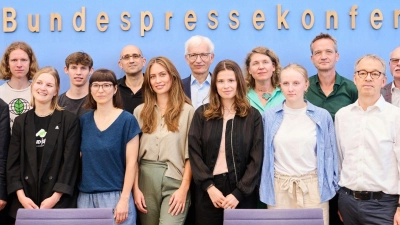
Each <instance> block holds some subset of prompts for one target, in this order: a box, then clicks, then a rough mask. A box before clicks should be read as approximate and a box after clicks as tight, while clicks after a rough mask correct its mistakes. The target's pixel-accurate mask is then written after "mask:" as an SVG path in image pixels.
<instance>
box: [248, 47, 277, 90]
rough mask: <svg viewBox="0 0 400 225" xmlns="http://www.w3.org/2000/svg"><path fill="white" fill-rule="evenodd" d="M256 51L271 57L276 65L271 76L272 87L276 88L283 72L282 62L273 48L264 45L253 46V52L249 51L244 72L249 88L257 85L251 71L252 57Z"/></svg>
mask: <svg viewBox="0 0 400 225" xmlns="http://www.w3.org/2000/svg"><path fill="white" fill-rule="evenodd" d="M256 53H259V54H263V55H266V56H268V57H269V58H270V59H271V61H272V64H273V65H274V66H275V71H274V72H273V73H272V77H271V84H272V87H274V88H276V87H277V86H278V85H279V77H278V76H279V74H280V73H281V64H280V63H279V58H278V56H277V55H276V54H275V52H274V51H272V50H271V49H269V48H266V47H263V46H259V47H255V48H253V49H252V50H251V52H249V53H248V54H247V56H246V61H245V68H246V71H244V73H245V74H246V84H247V88H249V89H254V87H255V85H256V84H255V80H254V78H253V76H252V75H251V74H250V73H249V68H250V62H251V57H252V56H253V55H254V54H256Z"/></svg>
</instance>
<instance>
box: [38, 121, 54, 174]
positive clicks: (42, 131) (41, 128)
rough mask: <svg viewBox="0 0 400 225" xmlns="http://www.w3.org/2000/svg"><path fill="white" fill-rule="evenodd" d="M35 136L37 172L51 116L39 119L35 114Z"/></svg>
mask: <svg viewBox="0 0 400 225" xmlns="http://www.w3.org/2000/svg"><path fill="white" fill-rule="evenodd" d="M34 120H35V135H36V151H37V154H36V155H37V165H38V167H37V169H38V172H39V169H40V164H41V162H42V156H43V148H44V145H45V144H46V137H47V131H48V128H49V124H50V120H51V115H48V116H45V117H39V116H37V115H36V114H35V119H34Z"/></svg>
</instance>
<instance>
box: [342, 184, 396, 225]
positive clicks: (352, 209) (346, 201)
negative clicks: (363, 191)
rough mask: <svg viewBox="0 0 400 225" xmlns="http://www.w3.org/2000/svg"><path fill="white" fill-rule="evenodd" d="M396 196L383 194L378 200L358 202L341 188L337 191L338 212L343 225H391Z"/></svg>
mask: <svg viewBox="0 0 400 225" xmlns="http://www.w3.org/2000/svg"><path fill="white" fill-rule="evenodd" d="M398 201H399V196H398V195H388V194H383V197H382V198H381V199H379V200H376V199H370V200H358V199H355V198H354V197H353V195H350V194H349V193H347V192H346V191H345V190H344V189H343V188H341V189H340V190H339V211H340V214H341V215H342V218H343V223H344V224H345V225H364V224H376V225H393V218H394V214H395V212H396V210H397V204H398Z"/></svg>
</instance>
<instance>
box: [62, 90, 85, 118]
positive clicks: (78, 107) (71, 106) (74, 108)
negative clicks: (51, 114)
mask: <svg viewBox="0 0 400 225" xmlns="http://www.w3.org/2000/svg"><path fill="white" fill-rule="evenodd" d="M66 93H67V92H64V93H63V94H61V95H60V96H58V104H59V105H60V106H61V107H63V108H64V109H66V110H68V111H70V112H72V113H73V114H75V115H77V116H78V117H81V116H82V115H83V114H84V113H86V112H88V111H90V109H85V108H83V107H82V106H83V105H84V104H85V102H86V97H87V96H85V97H83V98H81V99H72V98H68V97H67V95H66Z"/></svg>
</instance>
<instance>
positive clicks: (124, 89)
mask: <svg viewBox="0 0 400 225" xmlns="http://www.w3.org/2000/svg"><path fill="white" fill-rule="evenodd" d="M125 80H126V76H124V77H122V78H121V79H119V80H118V88H119V92H120V93H121V97H122V102H123V103H124V110H126V111H128V112H129V113H131V114H133V110H134V109H135V108H136V107H137V106H138V105H140V104H142V103H143V95H142V88H141V89H139V90H138V91H137V92H136V93H133V92H132V90H131V89H130V88H129V87H128V86H126V83H125Z"/></svg>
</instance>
